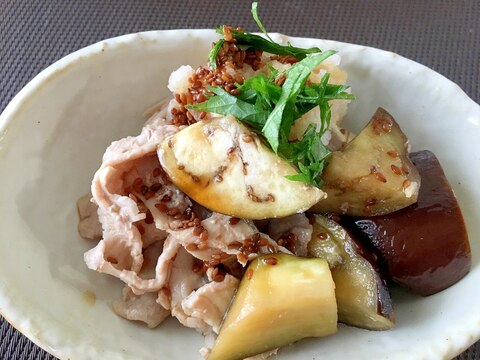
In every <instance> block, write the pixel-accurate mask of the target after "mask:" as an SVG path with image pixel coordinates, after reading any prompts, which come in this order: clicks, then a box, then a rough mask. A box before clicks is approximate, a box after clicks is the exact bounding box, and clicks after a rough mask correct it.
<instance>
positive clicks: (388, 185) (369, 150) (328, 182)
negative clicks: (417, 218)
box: [312, 108, 420, 216]
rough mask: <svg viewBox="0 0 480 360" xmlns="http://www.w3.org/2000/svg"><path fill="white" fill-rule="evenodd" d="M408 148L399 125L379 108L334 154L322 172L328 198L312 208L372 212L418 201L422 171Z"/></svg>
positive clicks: (382, 212) (342, 212) (392, 209)
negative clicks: (363, 126) (419, 171)
mask: <svg viewBox="0 0 480 360" xmlns="http://www.w3.org/2000/svg"><path fill="white" fill-rule="evenodd" d="M407 148H408V140H407V137H406V136H405V134H404V133H403V132H402V130H401V129H400V126H398V124H397V122H396V121H395V119H394V118H393V117H392V116H391V115H390V114H389V113H388V112H387V111H385V110H384V109H382V108H379V109H378V110H377V111H376V112H375V114H374V115H373V117H372V119H371V120H370V122H369V123H368V124H367V126H366V127H365V128H364V129H363V130H362V131H361V132H360V133H359V134H358V135H357V136H356V137H355V138H354V139H353V140H352V141H351V142H349V143H348V144H347V145H346V146H345V148H344V149H343V150H340V151H335V152H333V153H332V155H331V157H330V159H329V163H328V165H327V167H326V168H325V170H324V172H323V174H322V178H323V180H324V181H325V185H324V186H322V190H323V191H325V192H326V193H327V198H326V199H324V200H322V201H320V202H319V203H318V204H316V205H314V207H313V208H312V211H313V212H316V213H329V212H334V213H339V214H346V215H355V216H374V215H381V214H388V213H390V212H392V211H396V210H399V209H402V208H404V207H407V206H408V205H411V204H413V203H415V202H416V201H417V195H418V189H419V187H420V176H419V175H418V171H417V169H416V168H415V166H413V164H412V162H411V161H410V160H409V158H408V152H407Z"/></svg>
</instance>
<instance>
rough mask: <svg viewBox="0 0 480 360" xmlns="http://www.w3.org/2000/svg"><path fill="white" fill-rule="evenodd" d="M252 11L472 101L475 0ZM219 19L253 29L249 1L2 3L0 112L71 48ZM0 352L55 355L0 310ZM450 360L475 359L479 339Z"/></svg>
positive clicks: (476, 81)
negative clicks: (411, 69) (373, 55)
mask: <svg viewBox="0 0 480 360" xmlns="http://www.w3.org/2000/svg"><path fill="white" fill-rule="evenodd" d="M260 13H261V18H262V20H263V22H264V24H265V25H266V27H267V29H268V30H269V31H272V32H274V31H275V32H282V33H285V34H289V35H293V36H305V37H316V38H325V39H332V40H339V41H345V42H351V43H357V44H363V45H368V46H374V47H378V48H382V49H385V50H390V51H393V52H396V53H399V54H401V55H403V56H405V57H407V58H410V59H413V60H415V61H417V62H420V63H422V64H424V65H427V66H429V67H430V68H432V69H434V70H436V71H438V72H440V73H441V74H443V75H445V76H446V77H448V78H449V79H451V80H453V81H454V82H456V83H457V84H458V85H459V86H460V87H461V88H462V89H463V90H464V91H465V92H466V93H467V94H468V95H469V96H470V97H471V98H472V99H474V100H475V101H476V102H480V60H479V59H480V21H479V20H478V19H479V18H480V1H477V0H470V1H467V0H458V1H453V0H423V1H416V0H394V1H387V0H383V1H382V0H365V1H353V0H336V1H315V0H311V1H282V2H280V1H274V0H271V1H267V0H261V2H260ZM220 23H229V24H232V25H241V26H243V27H244V28H245V29H247V30H256V26H255V24H254V22H253V21H252V19H251V16H250V2H249V1H233V0H219V1H190V0H176V1H147V0H141V1H140V0H139V1H131V0H110V1H107V0H104V1H95V0H76V1H68V0H35V1H32V0H0V112H1V111H3V109H4V108H5V107H6V105H7V104H8V103H9V101H10V100H11V99H12V97H13V96H14V95H15V94H16V93H17V92H18V91H20V89H21V88H22V87H23V86H24V85H25V84H26V83H27V82H28V81H29V80H31V79H32V78H33V77H34V76H35V75H36V74H37V73H39V72H40V71H41V70H42V69H44V68H45V67H47V66H48V65H50V64H51V63H53V62H55V61H56V60H58V59H60V58H61V57H63V56H65V55H67V54H68V53H70V52H72V51H74V50H77V49H79V48H82V47H84V46H87V45H90V44H92V43H94V42H97V41H99V40H102V39H106V38H109V37H113V36H117V35H122V34H126V33H132V32H138V31H146V30H159V29H176V28H213V27H215V26H217V25H219V24H220ZM0 276H1V274H0ZM0 359H55V358H54V357H52V356H51V355H48V354H47V353H46V352H44V351H43V350H41V349H39V348H38V347H37V346H35V345H34V344H33V343H31V342H30V341H29V340H27V339H26V338H25V337H24V336H22V335H21V334H19V333H18V332H17V331H16V330H14V329H13V328H12V327H11V326H10V325H9V324H8V323H7V322H6V321H5V320H4V319H2V318H1V317H0ZM458 359H461V360H473V359H480V343H477V344H475V345H474V346H472V347H471V348H470V349H468V350H467V351H466V352H464V353H463V354H462V355H460V356H459V357H458Z"/></svg>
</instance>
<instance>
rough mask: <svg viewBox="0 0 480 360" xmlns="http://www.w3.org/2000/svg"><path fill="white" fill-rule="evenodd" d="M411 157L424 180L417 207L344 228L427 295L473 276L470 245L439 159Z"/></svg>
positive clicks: (352, 221) (425, 154)
mask: <svg viewBox="0 0 480 360" xmlns="http://www.w3.org/2000/svg"><path fill="white" fill-rule="evenodd" d="M410 157H411V159H412V161H413V163H414V164H415V166H416V167H417V169H418V171H419V172H420V176H421V178H422V187H421V188H420V193H419V196H418V202H417V203H416V204H414V205H411V206H409V207H407V208H405V209H402V210H400V211H397V212H394V213H391V214H388V215H382V216H375V217H369V218H363V217H357V218H353V217H345V218H343V219H342V225H344V226H345V227H346V228H347V229H349V230H350V231H351V232H353V233H354V234H356V235H357V236H359V237H360V238H361V239H362V240H363V241H366V242H367V243H369V244H370V245H372V246H373V247H374V248H375V250H376V251H377V253H378V255H379V256H380V258H381V260H382V262H383V263H385V265H386V270H387V273H388V274H389V276H390V277H391V279H392V280H393V281H395V282H397V283H398V284H401V285H403V286H405V287H407V288H408V289H410V290H412V291H413V292H415V293H418V294H420V295H423V296H427V295H431V294H435V293H436V292H439V291H441V290H443V289H446V288H448V287H449V286H451V285H453V284H455V283H456V282H457V281H459V280H460V279H461V278H462V277H463V276H465V275H466V274H467V273H468V271H469V270H470V266H471V254H470V243H469V240H468V235H467V231H466V228H465V223H464V220H463V216H462V212H461V210H460V206H459V204H458V201H457V199H456V198H455V195H454V193H453V191H452V188H451V186H450V184H449V182H448V180H447V178H446V177H445V174H444V172H443V170H442V167H441V165H440V163H439V161H438V159H437V158H436V157H435V155H434V154H433V153H432V152H430V151H420V152H416V153H412V154H411V155H410Z"/></svg>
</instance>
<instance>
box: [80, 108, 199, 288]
mask: <svg viewBox="0 0 480 360" xmlns="http://www.w3.org/2000/svg"><path fill="white" fill-rule="evenodd" d="M178 129H179V128H178V127H177V126H173V125H171V124H169V123H168V121H167V120H166V116H165V110H163V111H160V112H159V113H157V114H156V115H154V117H153V118H152V119H151V120H149V121H148V122H147V124H146V125H145V126H144V128H143V130H142V132H141V134H140V135H138V136H137V137H127V138H125V139H122V140H119V141H116V142H114V143H112V145H111V146H110V147H109V148H108V149H107V150H106V152H105V154H104V157H103V163H102V165H101V167H100V169H99V170H98V171H97V172H96V174H95V176H94V179H93V182H92V195H93V199H94V201H95V203H96V204H97V205H98V215H99V220H100V222H101V223H102V227H103V239H102V240H101V241H100V242H99V243H98V245H97V246H96V247H95V248H93V249H91V250H89V251H88V252H86V253H85V256H84V258H85V262H86V263H87V266H88V267H89V268H90V269H93V270H96V271H99V272H103V273H107V274H110V275H113V276H116V277H118V278H120V279H121V280H123V281H124V282H125V283H127V284H128V285H129V286H130V287H131V289H132V291H133V292H134V293H135V294H136V295H140V294H142V293H145V292H153V291H158V290H160V289H161V288H162V286H163V285H164V283H165V281H166V279H168V274H163V273H161V270H162V269H165V268H168V264H169V263H170V261H171V259H172V258H173V257H174V256H175V254H176V252H177V250H178V245H177V244H176V243H172V242H168V241H165V249H166V250H168V251H165V249H164V252H165V254H162V256H161V257H160V258H159V259H158V264H157V269H156V270H158V271H157V272H156V278H154V279H142V278H141V277H140V276H139V275H138V273H139V271H140V269H141V268H142V265H143V248H145V247H146V246H148V245H150V244H151V243H152V242H154V241H157V240H161V239H162V238H164V237H165V235H166V233H163V232H162V233H156V234H155V235H154V238H152V237H150V238H148V239H147V238H146V240H147V241H146V243H144V242H143V240H142V233H144V232H145V227H144V226H143V225H142V222H144V223H145V224H147V225H150V224H153V223H155V226H156V227H157V228H158V229H159V230H161V231H165V230H168V229H169V227H170V224H171V223H173V222H175V221H176V220H177V219H175V216H176V215H178V214H176V215H175V216H173V215H169V214H168V213H167V214H165V215H164V216H161V217H159V218H161V220H157V219H156V220H155V221H154V220H153V216H152V214H151V211H150V210H149V206H152V205H151V204H150V203H149V204H150V205H149V206H147V205H146V204H145V202H147V203H148V202H149V201H150V202H152V201H156V203H162V201H161V200H162V199H163V198H164V197H165V195H168V196H170V198H171V199H170V201H171V202H172V203H173V204H174V205H175V207H176V209H180V210H177V211H183V210H185V209H187V208H188V207H189V206H190V205H191V203H190V200H189V199H188V198H187V197H186V196H185V195H183V194H182V193H180V192H179V191H178V190H177V189H176V188H175V186H174V185H173V184H171V183H170V181H169V180H168V178H167V177H166V176H165V174H164V173H163V171H162V169H161V167H160V164H159V162H158V159H157V158H156V155H155V150H156V146H157V145H158V144H159V143H160V142H162V141H163V140H164V139H165V138H166V137H168V136H170V135H172V134H174V133H175V132H177V131H178ZM152 199H154V200H152ZM167 208H168V209H170V208H169V207H168V206H167ZM162 214H163V213H162ZM138 225H142V227H143V229H142V227H140V226H138Z"/></svg>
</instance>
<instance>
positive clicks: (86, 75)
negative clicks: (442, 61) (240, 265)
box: [0, 30, 480, 359]
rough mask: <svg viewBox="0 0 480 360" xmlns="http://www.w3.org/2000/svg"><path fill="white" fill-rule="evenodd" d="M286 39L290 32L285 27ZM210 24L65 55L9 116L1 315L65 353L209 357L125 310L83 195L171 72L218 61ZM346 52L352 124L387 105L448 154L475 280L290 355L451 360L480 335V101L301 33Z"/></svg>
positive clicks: (422, 71)
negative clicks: (100, 266) (95, 267)
mask: <svg viewBox="0 0 480 360" xmlns="http://www.w3.org/2000/svg"><path fill="white" fill-rule="evenodd" d="M276 37H277V39H281V38H284V37H282V36H280V35H276ZM216 39H217V36H216V35H215V33H214V32H213V31H209V30H179V31H158V32H148V33H142V34H133V35H127V36H123V37H120V38H115V39H110V40H106V41H103V42H100V43H97V44H95V45H92V46H90V47H88V48H85V49H82V50H80V51H78V52H76V53H74V54H71V55H69V56H67V57H66V58H64V59H62V60H60V61H59V62H57V63H55V64H54V65H52V66H51V67H49V68H48V69H46V70H45V71H44V72H42V73H41V74H40V75H38V76H37V77H36V78H35V79H34V80H32V82H31V83H29V84H28V85H27V86H26V87H25V88H24V89H23V90H22V91H21V92H20V93H19V94H18V95H17V97H16V98H15V99H14V100H13V101H12V102H11V104H10V105H9V106H8V107H7V109H6V110H5V111H4V113H3V114H2V115H1V117H0V174H1V176H0V187H1V188H2V189H3V190H2V191H1V192H0V212H1V216H0V228H1V229H2V231H1V233H0V274H1V275H0V312H1V313H2V314H3V315H4V316H5V317H6V318H7V320H9V321H10V322H11V323H12V324H13V325H14V326H15V327H17V328H18V329H19V330H20V331H21V332H23V333H24V334H25V335H27V336H28V337H29V338H30V339H32V340H33V341H35V342H36V343H37V344H39V345H40V346H42V347H43V348H45V349H46V350H48V351H49V352H51V353H53V354H54V355H56V356H58V357H60V358H65V359H66V358H70V359H86V358H102V359H119V358H129V359H158V358H162V359H185V358H189V359H195V358H198V359H200V358H201V357H200V355H199V354H198V349H200V348H201V347H202V346H203V339H202V336H201V335H200V334H198V333H196V332H195V331H194V330H191V329H188V328H184V327H182V326H180V325H179V324H178V323H177V322H176V321H175V320H174V319H168V320H167V321H166V322H165V323H164V324H162V325H161V326H159V327H158V328H156V329H154V330H150V329H147V328H146V327H144V326H142V325H139V324H136V323H133V322H129V321H126V320H123V319H121V318H119V317H118V316H116V315H115V314H114V313H113V311H112V310H111V302H112V301H113V300H115V299H117V298H119V296H120V292H121V288H122V284H121V282H120V281H119V280H117V279H114V278H112V277H109V276H107V275H102V274H97V273H94V272H92V271H90V270H88V269H87V267H86V266H85V264H84V262H83V253H84V252H85V251H86V250H88V249H89V248H91V247H93V246H94V243H92V242H89V241H87V240H83V239H81V238H80V237H79V236H78V234H77V230H76V226H77V213H76V207H75V202H76V200H77V199H78V198H79V197H80V196H82V195H84V194H85V193H87V192H88V191H89V186H90V182H91V179H92V177H93V174H94V172H95V170H96V169H97V168H98V167H99V165H100V163H101V158H102V154H103V152H104V150H105V148H106V147H107V146H108V145H109V144H110V142H111V141H113V140H116V139H119V138H122V137H125V136H128V135H136V134H137V133H138V132H139V131H140V129H141V127H142V123H143V121H144V120H145V118H144V117H143V115H142V114H143V112H144V110H145V109H147V108H148V107H149V106H150V105H152V104H154V103H155V102H157V101H158V100H160V99H163V98H165V97H167V96H169V91H168V89H167V81H168V77H169V74H170V73H171V71H173V70H175V69H176V68H178V67H179V66H180V65H183V64H190V65H192V66H195V65H199V64H201V63H203V62H205V60H206V58H207V55H208V52H209V49H210V46H211V43H212V42H213V41H215V40H216ZM289 40H290V41H291V42H292V43H293V44H294V45H300V46H305V47H307V46H313V45H318V46H320V47H321V48H322V49H336V50H338V51H339V54H340V56H341V57H342V66H343V67H344V68H345V69H346V70H347V71H348V73H349V84H350V85H351V86H352V90H353V92H354V93H355V94H356V95H357V100H356V101H354V102H353V103H352V104H351V105H350V108H349V115H348V118H347V119H346V124H347V125H346V126H347V127H350V128H351V129H352V130H354V131H358V130H359V129H360V128H361V127H362V126H363V125H365V123H366V122H367V121H368V119H369V117H370V116H371V115H372V114H373V112H374V110H375V109H376V108H377V107H378V106H382V107H384V108H385V109H387V110H388V111H389V112H391V113H392V114H393V115H394V117H395V118H396V120H397V121H398V122H399V124H400V126H401V127H402V129H403V130H404V132H405V133H406V134H407V135H408V137H409V139H410V142H411V145H412V148H413V150H422V149H430V150H432V151H433V152H434V153H435V154H436V155H437V156H438V158H439V160H440V162H441V163H442V164H443V166H444V168H445V172H446V175H447V177H448V178H449V180H450V182H451V185H452V187H453V188H454V191H455V193H456V195H457V197H458V199H459V201H460V204H461V208H462V210H463V213H464V216H465V220H466V223H467V228H468V233H469V236H470V241H471V247H472V257H473V265H472V270H471V272H470V274H468V275H467V276H466V277H465V278H464V279H463V280H462V281H461V282H459V283H458V284H456V285H454V286H452V287H451V288H449V289H447V290H445V291H443V292H441V293H439V294H436V295H433V296H430V297H426V298H422V297H417V296H414V295H410V294H408V293H406V292H404V291H402V290H395V291H394V294H393V299H394V304H395V309H396V318H397V326H396V327H395V328H394V329H393V330H390V331H385V332H373V331H366V330H361V329H357V328H351V327H347V326H343V325H341V326H340V327H339V332H338V334H336V335H334V336H330V337H327V338H323V339H309V340H303V341H300V342H298V343H296V344H294V345H292V346H288V347H286V348H284V349H282V350H281V351H280V352H279V355H278V359H312V358H326V359H345V358H351V359H385V358H387V357H388V358H389V359H402V358H409V359H438V358H449V357H453V356H455V355H456V354H458V353H460V352H461V351H462V350H464V349H465V348H466V347H468V346H469V345H470V344H472V343H473V342H474V341H476V340H477V339H478V338H480V307H479V306H478V298H480V287H479V286H478V283H479V281H480V264H479V259H480V242H479V241H478V237H479V234H480V225H479V223H478V222H477V221H476V220H477V219H479V218H480V206H479V205H480V189H479V187H478V185H477V184H478V178H479V176H480V170H479V169H480V157H479V155H478V154H480V144H479V142H478V139H480V109H479V106H478V105H477V104H475V103H474V102H473V101H472V100H470V99H469V98H468V97H467V96H466V95H465V94H464V93H463V92H462V91H461V89H460V88H458V87H457V86H456V85H455V84H453V83H451V82H450V81H449V80H447V79H445V78H444V77H442V76H441V75H439V74H437V73H435V72H433V71H432V70H430V69H428V68H426V67H424V66H422V65H419V64H417V63H414V62H412V61H410V60H407V59H405V58H402V57H400V56H398V55H395V54H392V53H389V52H384V51H381V50H377V49H372V48H367V47H363V46H357V45H351V44H343V43H338V42H332V41H322V40H313V39H299V38H289Z"/></svg>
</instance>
